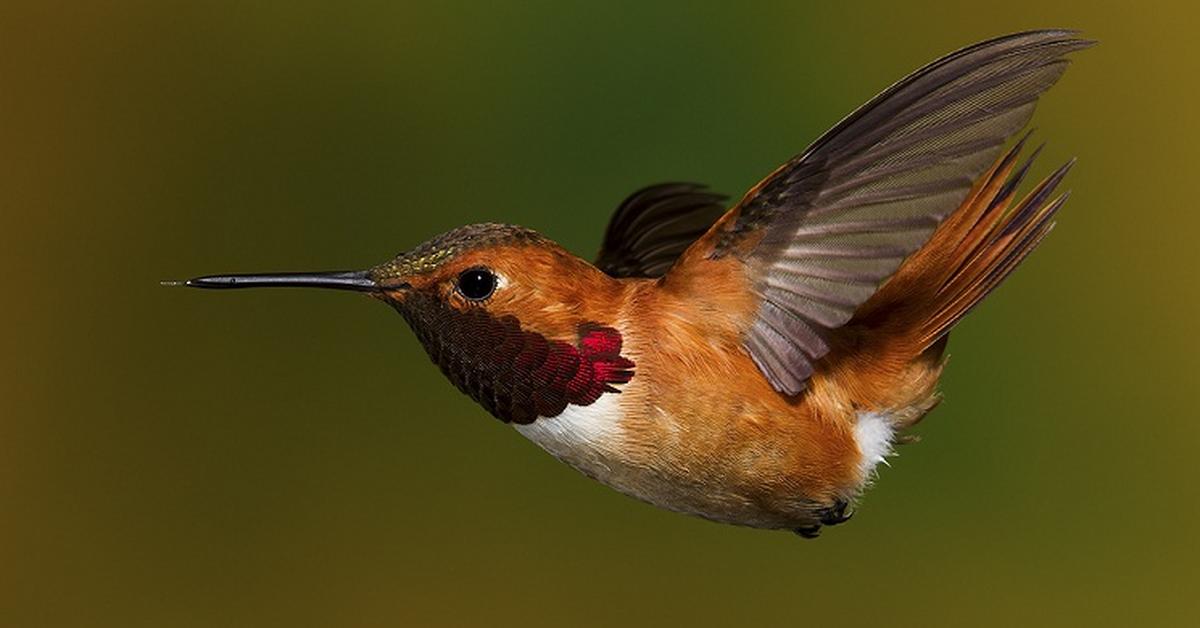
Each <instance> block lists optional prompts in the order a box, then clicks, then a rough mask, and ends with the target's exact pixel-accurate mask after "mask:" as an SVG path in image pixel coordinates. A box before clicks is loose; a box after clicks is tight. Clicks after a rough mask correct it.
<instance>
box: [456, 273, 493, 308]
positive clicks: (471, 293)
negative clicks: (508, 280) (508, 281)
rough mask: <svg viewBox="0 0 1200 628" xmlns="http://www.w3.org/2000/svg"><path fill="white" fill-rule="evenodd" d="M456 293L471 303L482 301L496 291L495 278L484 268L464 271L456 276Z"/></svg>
mask: <svg viewBox="0 0 1200 628" xmlns="http://www.w3.org/2000/svg"><path fill="white" fill-rule="evenodd" d="M458 291H459V292H460V293H461V294H462V295H463V296H464V297H467V298H468V299H470V300H472V301H482V300H484V299H486V298H488V297H490V296H492V293H493V292H495V291H496V276H495V275H493V274H492V271H490V270H488V269H486V268H472V269H470V270H464V271H463V272H462V274H461V275H459V276H458Z"/></svg>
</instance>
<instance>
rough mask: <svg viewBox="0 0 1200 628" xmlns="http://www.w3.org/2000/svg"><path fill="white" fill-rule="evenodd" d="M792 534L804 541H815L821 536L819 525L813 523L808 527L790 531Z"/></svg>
mask: <svg viewBox="0 0 1200 628" xmlns="http://www.w3.org/2000/svg"><path fill="white" fill-rule="evenodd" d="M792 532H795V533H796V534H799V535H800V536H801V537H803V538H806V539H815V538H817V537H818V536H821V524H819V523H814V524H812V525H810V526H803V527H799V528H795V529H793V530H792Z"/></svg>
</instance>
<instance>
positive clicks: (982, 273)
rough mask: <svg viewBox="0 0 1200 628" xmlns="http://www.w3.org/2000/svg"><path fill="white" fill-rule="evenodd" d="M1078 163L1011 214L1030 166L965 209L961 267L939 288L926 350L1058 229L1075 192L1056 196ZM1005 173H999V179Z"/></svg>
mask: <svg viewBox="0 0 1200 628" xmlns="http://www.w3.org/2000/svg"><path fill="white" fill-rule="evenodd" d="M1035 156H1036V153H1035ZM1032 159H1033V158H1032V157H1031V158H1030V162H1032ZM1074 163H1075V162H1074V160H1071V161H1069V162H1067V163H1066V164H1064V165H1063V166H1062V167H1060V168H1059V169H1058V170H1056V171H1054V173H1053V174H1051V175H1050V176H1048V177H1046V179H1044V180H1043V181H1042V182H1041V183H1039V184H1038V185H1037V186H1035V187H1034V189H1033V191H1031V192H1030V193H1029V194H1028V195H1027V196H1026V197H1025V198H1024V199H1023V200H1021V201H1020V202H1019V203H1017V204H1016V206H1015V207H1013V208H1012V209H1011V210H1010V209H1009V206H1010V204H1011V200H1012V197H1013V194H1014V191H1015V189H1016V187H1017V186H1016V184H1015V183H1012V184H1010V182H1014V181H1016V182H1019V179H1020V177H1022V176H1023V174H1024V171H1026V170H1027V169H1028V166H1029V164H1028V163H1027V164H1026V165H1025V166H1023V167H1022V168H1021V169H1020V170H1018V171H1017V174H1016V175H1014V176H1012V177H1011V178H1008V181H1006V183H1005V184H1004V185H1002V186H1001V187H1000V188H999V189H998V190H997V193H996V194H995V196H993V197H991V198H987V195H986V193H985V194H981V195H980V196H978V197H976V198H975V199H973V203H972V204H971V205H973V206H971V205H964V206H963V207H961V208H960V210H959V211H960V212H961V213H962V214H963V215H964V217H965V220H964V221H963V223H964V224H968V225H969V226H968V227H967V228H966V229H965V234H964V237H963V238H962V240H961V241H960V244H959V246H958V247H956V248H955V249H954V254H953V260H954V261H955V262H957V263H955V264H952V265H950V266H949V268H950V269H951V271H950V272H949V273H948V274H947V275H946V276H945V277H944V278H942V279H941V282H940V284H937V285H938V286H939V287H938V289H937V292H936V294H935V295H934V298H933V301H932V303H931V305H932V307H931V308H929V309H928V310H926V311H927V312H932V313H931V314H930V315H929V316H928V317H927V318H926V319H925V321H924V322H923V324H922V325H921V328H920V334H919V336H918V342H919V346H920V347H922V348H925V347H929V346H930V345H932V344H933V343H935V342H937V340H938V339H940V338H941V337H942V336H944V335H946V333H947V332H949V331H950V329H951V328H952V327H954V325H955V324H956V323H958V321H959V320H961V319H962V317H963V316H965V315H966V314H967V313H968V312H970V311H971V310H972V309H973V308H974V307H975V306H976V305H978V304H979V302H980V301H982V300H983V298H984V297H986V296H987V295H988V294H989V293H990V292H991V291H992V290H994V289H995V288H996V287H997V286H999V285H1000V283H1001V282H1003V281H1004V280H1005V279H1006V278H1007V277H1008V276H1009V275H1010V274H1012V271H1013V270H1015V269H1016V267H1017V266H1018V265H1019V264H1020V263H1021V262H1022V261H1023V260H1024V259H1025V257H1026V256H1028V255H1029V253H1031V252H1032V251H1033V249H1035V248H1037V245H1038V244H1040V243H1041V241H1042V239H1043V238H1045V237H1046V234H1048V233H1049V232H1050V230H1051V229H1053V228H1054V221H1053V218H1054V215H1055V214H1056V213H1057V212H1058V210H1059V208H1061V207H1062V205H1063V203H1065V202H1066V200H1067V198H1068V197H1069V196H1070V193H1069V192H1068V193H1064V194H1062V195H1060V196H1058V197H1057V198H1052V197H1053V194H1054V191H1055V189H1056V188H1057V187H1058V185H1059V183H1061V182H1062V180H1063V178H1064V177H1065V176H1066V174H1067V171H1069V170H1070V169H1071V166H1072V165H1074ZM1002 170H1004V169H1003V168H1001V169H998V172H997V174H999V171H1002ZM1005 174H1006V175H1007V173H1005ZM986 189H987V186H985V190H986ZM972 218H974V220H972ZM935 239H936V236H935Z"/></svg>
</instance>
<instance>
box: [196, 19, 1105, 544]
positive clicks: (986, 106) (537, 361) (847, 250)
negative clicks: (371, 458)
mask: <svg viewBox="0 0 1200 628" xmlns="http://www.w3.org/2000/svg"><path fill="white" fill-rule="evenodd" d="M1093 43H1094V42H1091V41H1088V40H1084V39H1081V38H1080V37H1079V36H1078V33H1077V32H1076V31H1068V30H1040V31H1029V32H1021V33H1016V34H1012V35H1008V36H1003V37H999V38H995V39H991V40H988V41H984V42H981V43H978V44H975V45H972V46H969V47H967V48H963V49H961V50H958V51H956V52H954V53H951V54H949V55H947V56H945V57H942V58H940V59H938V60H936V61H934V62H932V63H930V64H928V65H926V66H924V67H922V68H921V69H919V70H917V71H916V72H914V73H912V74H910V75H908V76H907V77H905V78H903V79H902V80H900V81H899V82H897V83H895V84H894V85H892V86H891V87H888V88H887V89H886V90H884V91H883V92H882V93H880V94H879V95H877V96H875V97H874V98H873V99H871V100H870V101H869V102H867V103H866V104H865V105H863V106H862V107H860V108H859V109H857V110H855V111H854V112H853V113H851V114H850V115H849V116H847V117H846V118H844V119H843V120H841V121H840V122H838V123H837V124H836V125H835V126H834V127H833V128H832V129H830V130H829V131H828V132H826V133H825V134H823V135H821V136H820V137H819V138H818V139H817V140H816V141H815V142H813V143H812V144H811V145H810V146H809V147H808V148H807V149H805V150H804V151H803V152H801V153H800V154H799V155H797V156H795V157H794V158H792V159H790V160H789V161H787V162H786V163H784V164H783V165H782V166H780V167H779V168H778V169H776V170H775V171H774V172H772V173H770V174H769V175H767V177H766V178H764V179H763V180H762V181H761V182H759V183H758V184H757V185H755V186H754V187H753V188H751V189H750V190H749V191H748V192H746V193H745V194H744V195H743V196H742V197H741V199H740V200H738V201H737V202H736V203H734V204H732V206H730V207H727V206H726V205H727V204H726V202H725V201H726V200H727V197H725V196H722V195H719V194H716V193H714V192H713V191H711V190H710V189H709V188H708V187H706V186H704V185H700V184H694V183H666V184H659V185H652V186H649V187H646V188H644V189H641V190H639V191H637V192H635V193H634V194H632V195H631V196H629V197H628V198H626V199H625V200H624V202H622V203H621V204H620V205H619V207H618V208H617V210H616V212H615V213H614V214H613V215H612V217H611V219H610V221H609V223H608V227H607V230H606V232H605V234H604V239H603V243H602V245H601V249H600V251H599V253H598V255H596V257H595V258H594V261H591V262H589V261H587V260H585V259H582V258H580V257H577V256H575V255H573V254H571V253H570V252H568V251H567V250H566V249H564V248H563V247H562V246H560V245H558V244H556V243H555V242H553V241H552V240H550V239H549V238H547V237H546V236H544V235H542V234H540V233H538V232H536V231H533V230H531V229H527V228H524V227H519V226H514V225H508V224H490V223H489V224H474V225H468V226H464V227H460V228H457V229H454V230H452V231H449V232H447V233H444V234H442V235H439V236H436V237H434V238H432V239H430V240H428V241H427V242H425V243H423V244H421V245H419V246H417V247H416V248H414V249H412V250H409V251H407V252H404V253H401V254H400V255H398V256H396V257H395V258H394V259H391V260H389V261H387V262H384V263H382V264H380V265H378V266H374V267H372V268H368V269H366V270H357V271H334V272H306V273H294V272H289V273H266V274H232V275H210V276H203V277H197V278H194V279H189V280H187V281H185V282H174V283H177V284H182V285H186V286H191V287H195V288H215V289H229V288H259V287H297V288H301V287H303V288H330V289H337V290H346V291H353V292H360V293H363V294H365V295H367V296H370V297H372V298H374V299H377V300H379V301H382V302H384V303H386V304H387V305H390V306H391V307H393V308H394V309H395V310H396V311H397V312H399V314H400V315H401V316H403V317H404V319H405V320H406V321H407V323H408V325H409V326H410V327H411V329H412V330H413V332H414V333H415V335H416V337H417V339H418V340H419V341H420V343H421V344H422V345H423V346H424V348H425V349H426V350H427V352H428V354H429V357H430V358H431V360H432V361H433V362H434V363H435V364H436V365H437V366H438V367H439V368H440V369H441V371H442V373H444V374H445V376H446V378H447V379H449V380H450V382H451V383H452V384H453V385H454V386H456V387H457V388H458V389H459V390H460V391H461V392H463V393H465V394H466V395H468V396H470V397H471V398H472V399H474V400H475V401H476V402H478V404H479V405H481V406H482V407H483V408H484V409H485V410H487V411H488V412H489V413H490V414H492V415H493V416H494V417H496V418H497V419H499V420H500V421H503V422H505V423H508V424H510V425H511V426H512V427H513V428H514V429H515V430H516V431H517V432H519V433H520V434H521V435H523V436H524V437H526V438H528V439H529V440H531V441H533V442H534V443H536V444H537V445H539V446H540V447H541V448H543V449H544V450H546V451H547V452H549V453H550V454H552V455H553V456H555V457H556V458H558V459H559V460H561V461H563V462H565V463H566V464H568V465H570V466H571V467H573V468H575V469H576V470H578V471H580V472H582V473H583V474H585V475H587V476H589V477H591V478H593V479H595V480H598V481H600V482H602V483H604V484H606V485H608V486H610V487H612V488H614V489H616V490H618V491H620V492H622V493H625V494H627V495H630V496H633V497H635V498H638V499H641V500H644V501H646V502H649V503H651V504H654V505H657V506H659V507H662V508H666V509H669V510H672V511H676V512H680V513H685V514H690V515H696V516H699V517H703V518H706V519H709V520H713V521H717V522H723V523H729V524H735V525H742V526H750V527H755V528H763V529H781V530H791V531H794V532H796V533H798V534H799V535H801V536H803V537H808V538H811V537H815V536H817V535H818V534H819V533H820V531H821V529H822V527H823V526H830V525H835V524H839V523H842V522H844V521H846V520H848V519H849V518H850V516H851V515H852V513H853V510H854V508H855V506H856V505H857V504H858V502H859V499H860V498H861V496H862V495H863V493H864V491H865V489H866V488H867V487H868V486H869V485H870V484H872V483H873V481H874V478H875V477H876V473H877V471H878V467H879V465H880V463H883V462H885V460H886V459H887V457H888V456H889V455H891V454H893V452H894V448H895V447H896V446H897V445H899V444H903V443H906V442H910V441H912V440H915V438H914V437H912V436H911V435H909V434H908V433H907V430H908V429H909V428H911V427H912V426H913V425H915V424H916V423H917V422H918V421H920V420H921V419H922V418H923V417H924V416H925V415H926V414H927V413H928V412H929V411H930V410H932V409H933V408H934V406H936V405H937V404H938V402H939V401H940V399H941V395H940V393H939V391H938V389H937V384H938V379H939V377H940V376H941V374H942V370H943V368H944V366H945V363H946V358H945V355H946V354H945V352H946V344H947V339H948V334H949V332H950V330H951V329H953V328H954V326H955V325H956V324H957V323H958V322H959V321H960V320H961V319H962V318H963V316H964V315H966V314H967V313H968V312H969V311H970V310H971V309H972V308H974V307H975V306H976V305H978V304H979V303H980V301H981V300H982V299H983V298H984V297H985V296H987V295H988V294H989V293H991V292H992V291H993V290H994V289H995V288H996V287H997V286H998V285H999V284H1000V283H1001V282H1002V281H1004V279H1005V278H1006V277H1008V276H1009V275H1010V274H1011V273H1012V272H1013V270H1014V269H1015V268H1016V267H1017V266H1018V265H1019V264H1020V263H1021V261H1022V260H1024V259H1025V257H1026V256H1027V255H1029V253H1030V252H1031V251H1033V250H1034V248H1036V247H1037V246H1038V244H1039V243H1041V242H1042V240H1043V238H1045V236H1046V234H1047V233H1049V232H1050V230H1051V229H1052V228H1053V227H1054V224H1055V223H1054V217H1055V215H1056V212H1058V210H1059V208H1061V207H1062V205H1063V203H1064V202H1065V201H1066V199H1067V196H1068V193H1065V192H1064V193H1061V194H1060V193H1058V192H1056V190H1057V188H1058V186H1059V184H1060V182H1061V181H1062V180H1063V178H1064V177H1065V176H1066V174H1067V171H1068V169H1069V168H1070V167H1071V165H1072V163H1073V162H1074V160H1072V161H1071V162H1068V163H1066V164H1065V165H1063V166H1062V167H1059V168H1058V169H1057V170H1054V171H1053V172H1052V173H1051V174H1049V175H1048V176H1047V177H1045V178H1044V179H1043V180H1042V181H1041V182H1040V183H1037V184H1036V185H1034V186H1032V189H1031V190H1030V191H1029V192H1027V193H1026V194H1025V195H1023V196H1021V197H1019V198H1018V195H1017V193H1016V192H1017V188H1018V186H1019V185H1020V184H1021V182H1022V181H1023V180H1024V178H1025V177H1026V174H1027V173H1028V172H1029V170H1030V166H1031V164H1032V162H1033V160H1034V157H1036V155H1037V152H1038V151H1037V150H1035V151H1033V152H1032V155H1031V156H1029V157H1028V158H1027V159H1021V158H1020V155H1021V153H1022V152H1023V148H1024V146H1025V144H1026V141H1027V138H1028V133H1025V134H1024V135H1022V133H1021V132H1022V130H1023V129H1024V127H1025V126H1026V125H1027V124H1028V122H1029V120H1030V118H1031V116H1032V114H1033V111H1034V107H1035V105H1036V103H1037V100H1038V98H1039V97H1040V96H1041V94H1042V93H1043V92H1045V91H1046V90H1047V89H1048V88H1049V87H1050V86H1051V85H1053V84H1054V83H1055V82H1056V81H1057V80H1058V79H1059V78H1060V77H1061V76H1062V74H1063V72H1064V71H1065V69H1066V67H1067V65H1068V63H1069V59H1068V55H1069V54H1070V53H1073V52H1075V51H1078V50H1081V49H1083V48H1086V47H1088V46H1090V45H1091V44H1093ZM1038 150H1040V148H1039V149H1038ZM1019 161H1020V162H1021V163H1018V162H1019Z"/></svg>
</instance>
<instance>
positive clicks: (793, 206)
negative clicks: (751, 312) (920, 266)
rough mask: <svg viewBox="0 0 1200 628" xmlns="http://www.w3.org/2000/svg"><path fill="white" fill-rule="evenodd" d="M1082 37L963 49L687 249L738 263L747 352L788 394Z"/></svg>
mask: <svg viewBox="0 0 1200 628" xmlns="http://www.w3.org/2000/svg"><path fill="white" fill-rule="evenodd" d="M1091 43H1092V42H1088V41H1084V40H1081V39H1078V38H1077V37H1076V36H1075V33H1074V32H1071V31H1060V30H1055V31H1035V32H1026V33H1018V34H1015V35H1010V36H1006V37H1001V38H998V39H993V40H990V41H986V42H983V43H980V44H976V45H974V46H971V47H969V48H964V49H962V50H960V51H958V52H955V53H952V54H950V55H948V56H946V57H943V58H941V59H939V60H937V61H934V62H933V63H931V64H929V65H927V66H925V67H924V68H922V69H920V70H918V71H917V72H915V73H913V74H911V75H909V76H908V77H906V78H905V79H903V80H901V81H900V82H899V83H896V84H895V85H893V86H891V87H890V88H888V89H887V90H885V91H884V92H883V93H882V94H880V95H878V96H876V97H875V98H874V99H872V100H871V101H870V102H868V103H867V104H866V105H864V106H863V107H861V108H860V109H858V110H857V111H855V112H854V113H852V114H850V116H848V117H847V118H846V119H844V120H842V121H841V122H840V123H838V124H837V125H836V126H835V127H834V128H833V129H831V130H830V131H829V132H827V133H825V134H824V135H823V136H821V137H820V138H819V139H818V140H817V141H816V142H814V143H813V144H812V146H810V147H809V148H808V149H807V150H806V151H805V152H804V153H802V154H801V155H799V156H797V157H795V158H794V159H792V160H791V161H789V162H787V163H786V164H784V165H783V166H782V167H781V168H779V169H778V170H776V171H775V172H774V173H772V174H771V175H770V176H768V177H767V178H766V179H764V180H763V181H762V182H760V183H759V184H758V185H757V186H755V187H754V188H753V189H751V190H750V191H749V192H748V193H747V194H746V196H745V197H744V198H743V199H742V200H741V202H740V203H738V205H737V206H736V207H735V208H734V209H732V210H730V214H729V215H728V216H726V217H725V218H723V219H722V220H721V222H720V223H718V226H717V227H716V228H714V229H713V230H712V231H710V233H708V234H707V235H706V236H705V237H704V239H703V240H702V241H701V243H699V244H698V246H708V247H711V256H713V257H724V256H730V255H732V256H736V257H738V258H740V259H742V260H743V261H744V262H745V263H746V264H747V271H748V273H749V276H750V279H751V283H752V289H753V290H754V291H755V292H756V294H757V295H758V296H759V297H761V302H760V305H759V309H758V311H757V313H756V316H755V318H754V322H753V324H752V326H751V328H750V329H748V330H747V331H746V333H745V337H744V345H745V347H746V349H747V350H748V351H749V353H750V355H751V357H752V358H753V359H754V362H755V363H756V364H757V365H758V367H759V369H760V370H761V371H762V372H763V374H765V375H766V377H767V379H768V380H769V381H770V382H771V384H772V385H773V386H774V387H775V388H776V389H777V390H779V391H781V392H783V393H786V394H797V393H799V392H800V391H802V390H803V389H804V386H805V382H806V380H807V379H808V378H809V376H810V375H812V373H813V364H814V362H815V361H816V360H818V359H819V358H821V357H822V356H824V355H825V354H826V353H827V352H828V351H829V348H828V345H827V344H826V342H825V340H824V338H825V337H827V336H826V334H827V333H828V332H829V331H830V330H832V329H835V328H837V327H840V326H841V325H843V324H845V323H846V322H847V321H849V320H850V318H851V317H852V316H853V315H854V312H855V310H856V309H857V308H858V306H859V305H861V304H862V303H863V302H864V301H866V300H867V299H868V298H869V297H870V296H871V295H872V294H873V293H874V292H875V291H876V289H877V288H878V287H879V286H880V285H881V284H882V283H883V281H884V280H886V279H887V278H888V277H889V276H891V275H892V274H893V273H894V272H895V271H896V269H897V268H898V267H899V266H900V264H901V262H903V261H904V259H905V258H906V257H908V256H909V255H910V254H912V253H913V252H914V251H916V250H917V249H919V248H920V247H921V246H922V245H923V244H924V243H925V242H926V241H927V240H928V239H929V236H930V235H931V234H932V233H933V231H934V229H935V228H936V227H937V226H938V224H939V223H940V222H941V220H942V219H943V218H944V217H945V216H946V215H947V214H949V213H950V212H951V211H953V210H954V209H955V208H956V207H957V206H958V205H959V203H960V202H961V201H962V200H963V199H964V197H965V196H966V194H967V192H968V191H969V190H970V188H971V185H972V183H973V182H974V181H975V179H976V178H978V177H979V176H980V175H982V174H983V173H984V171H985V170H986V169H987V168H988V166H989V165H990V164H991V163H992V162H993V161H994V160H995V158H996V157H997V156H998V154H999V151H1000V150H1001V148H1002V147H1003V145H1004V143H1005V142H1006V141H1007V140H1009V139H1010V138H1011V137H1012V136H1013V135H1014V134H1015V133H1016V132H1017V131H1019V130H1020V129H1021V128H1022V127H1024V126H1025V124H1026V123H1027V122H1028V121H1029V118H1030V116H1031V115H1032V113H1033V109H1034V105H1035V103H1036V101H1037V98H1038V96H1040V95H1041V94H1042V92H1044V91H1045V90H1046V89H1047V88H1049V87H1050V86H1051V85H1053V84H1054V82H1055V81H1057V80H1058V78H1059V77H1060V76H1061V75H1062V73H1063V71H1064V70H1065V69H1066V66H1067V64H1068V61H1067V59H1066V58H1064V55H1066V54H1067V53H1070V52H1073V51H1076V50H1079V49H1081V48H1085V47H1087V46H1089V45H1091Z"/></svg>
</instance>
